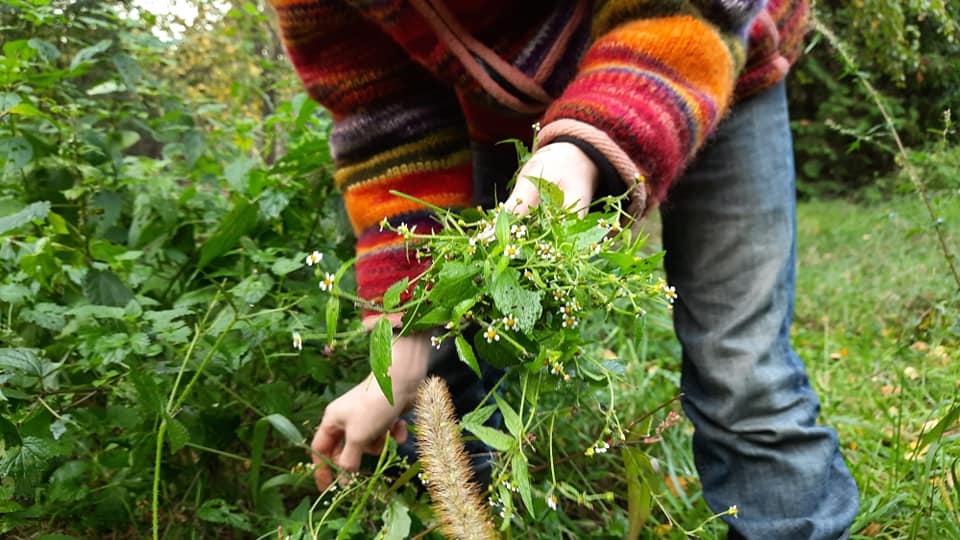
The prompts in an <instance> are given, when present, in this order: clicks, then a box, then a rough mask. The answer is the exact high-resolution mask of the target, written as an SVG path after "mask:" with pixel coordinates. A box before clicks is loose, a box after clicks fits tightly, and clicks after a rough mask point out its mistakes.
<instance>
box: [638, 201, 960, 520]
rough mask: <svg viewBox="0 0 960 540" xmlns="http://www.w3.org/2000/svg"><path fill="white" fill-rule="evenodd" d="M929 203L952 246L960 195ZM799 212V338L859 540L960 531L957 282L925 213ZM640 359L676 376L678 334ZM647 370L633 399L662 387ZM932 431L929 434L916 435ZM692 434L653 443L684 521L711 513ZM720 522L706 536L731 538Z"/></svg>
mask: <svg viewBox="0 0 960 540" xmlns="http://www.w3.org/2000/svg"><path fill="white" fill-rule="evenodd" d="M933 201H934V205H935V207H936V210H937V213H938V215H939V216H940V217H941V218H942V219H943V225H942V227H943V230H944V231H945V233H946V241H947V245H948V246H949V248H950V249H951V250H952V251H953V253H954V254H955V255H956V254H958V252H960V193H956V192H954V193H939V194H933ZM798 214H799V216H798V221H799V239H798V245H799V248H798V255H799V269H798V282H797V299H796V309H795V318H794V325H793V342H794V347H795V349H796V350H797V352H798V353H799V354H800V356H801V357H802V358H803V359H804V360H805V362H806V363H807V367H808V371H809V374H810V379H811V381H812V384H813V386H814V387H815V388H816V390H817V393H818V394H819V396H820V399H821V403H822V416H821V421H822V422H823V423H826V424H829V425H831V426H833V427H834V428H836V429H837V431H838V434H839V437H840V442H841V445H842V447H843V452H844V455H845V457H846V459H847V463H848V465H849V466H850V468H851V470H852V471H853V474H854V476H855V477H856V480H857V483H858V485H859V486H860V490H861V503H860V508H861V510H860V514H859V515H858V517H857V520H856V522H855V524H854V527H853V530H852V532H853V537H854V538H890V539H893V538H896V539H901V538H930V539H955V538H956V539H960V494H958V487H960V486H958V485H957V482H958V480H960V478H958V474H960V426H958V423H957V407H958V403H960V401H958V399H960V398H958V396H960V307H958V306H960V292H958V286H957V284H956V282H955V281H954V279H953V277H952V274H951V272H950V270H949V267H948V265H947V263H946V262H945V259H944V256H943V252H942V251H941V248H940V245H939V243H938V240H937V238H936V236H935V234H934V232H933V229H932V227H931V220H930V218H929V217H928V216H927V214H926V211H925V209H924V207H923V205H922V204H921V202H920V200H919V199H918V198H917V197H916V196H902V197H897V198H894V199H891V200H888V201H884V202H874V203H852V202H848V201H842V200H826V201H824V200H816V201H808V202H802V203H800V205H799V208H798ZM653 221H655V218H654V220H653ZM654 228H655V224H654ZM653 234H654V237H656V232H655V231H654V232H653ZM957 264H960V260H958V261H957ZM663 326H664V325H661V328H660V329H651V330H652V332H651V334H656V335H650V336H649V337H650V339H651V341H654V340H671V339H672V337H671V336H670V334H669V332H667V331H666V329H664V328H662V327H663ZM641 360H643V359H642V358H641ZM645 360H646V364H645V365H647V366H650V365H653V366H658V367H660V366H662V367H663V368H665V369H663V370H662V371H663V372H664V377H665V378H666V379H667V380H671V381H673V382H676V381H677V377H678V373H677V372H678V370H679V347H678V346H676V344H675V342H673V343H672V344H671V343H664V342H662V341H661V345H660V347H659V351H653V352H652V353H651V355H649V356H647V357H646V358H645ZM641 365H644V364H641ZM646 371H650V367H647V368H646ZM642 379H643V381H644V384H641V385H640V386H645V388H638V389H637V391H638V395H641V394H643V393H644V392H649V391H651V390H654V391H655V390H657V389H658V388H657V387H656V386H653V385H651V382H650V378H649V377H642ZM661 382H663V379H661ZM951 412H952V414H951ZM948 416H949V418H947V419H946V420H944V418H945V417H948ZM938 427H939V428H941V429H940V430H942V431H943V433H942V435H940V436H937V437H936V438H935V440H934V441H933V442H932V444H929V445H926V444H920V443H919V441H921V440H922V439H923V438H924V435H925V434H927V433H930V432H931V431H938ZM690 432H691V429H690V428H689V425H687V429H685V430H678V432H676V434H675V436H673V437H669V438H667V439H666V440H665V441H664V444H663V445H662V447H661V448H659V449H656V450H654V451H653V452H652V455H654V456H655V457H658V459H660V460H661V461H663V462H664V464H665V465H666V466H665V477H666V478H665V484H666V485H667V486H668V487H669V488H670V491H671V492H672V495H673V496H672V497H663V498H661V500H660V502H661V504H662V505H663V508H665V509H666V510H667V511H669V512H670V513H671V515H673V516H674V517H675V518H677V520H678V521H679V522H680V524H681V525H683V526H684V527H686V528H687V529H688V530H689V529H692V528H695V527H696V526H697V525H698V524H700V523H701V522H702V521H703V520H704V519H706V518H708V517H709V515H710V514H709V511H708V510H707V509H706V508H705V505H704V504H703V503H702V500H701V499H699V486H698V483H697V481H696V474H695V472H694V470H693V466H692V460H691V458H690V453H689V436H690ZM678 487H681V488H682V489H679V490H678V489H677V488H678ZM783 489H790V486H787V485H785V486H783ZM677 495H679V497H678V496H677ZM716 525H717V524H715V523H712V524H710V525H709V526H707V527H706V528H705V529H704V530H703V531H701V532H700V533H699V536H700V537H703V538H723V535H724V534H725V528H724V527H721V526H716ZM660 535H662V536H668V537H676V538H682V537H684V536H685V535H684V534H683V533H682V532H681V531H679V530H677V528H674V527H667V526H661V527H659V528H657V529H655V530H653V531H651V536H653V537H656V536H660Z"/></svg>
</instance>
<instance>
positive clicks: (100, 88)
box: [87, 81, 126, 96]
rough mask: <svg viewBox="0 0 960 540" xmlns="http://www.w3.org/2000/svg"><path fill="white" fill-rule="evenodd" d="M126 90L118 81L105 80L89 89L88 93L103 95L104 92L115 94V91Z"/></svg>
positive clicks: (89, 94)
mask: <svg viewBox="0 0 960 540" xmlns="http://www.w3.org/2000/svg"><path fill="white" fill-rule="evenodd" d="M124 90H126V88H124V86H123V85H121V84H120V83H118V82H117V81H103V82H102V83H100V84H98V85H96V86H94V87H92V88H90V89H89V90H87V95H88V96H102V95H104V94H113V93H114V92H123V91H124Z"/></svg>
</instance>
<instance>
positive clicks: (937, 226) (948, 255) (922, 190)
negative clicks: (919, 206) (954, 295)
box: [811, 17, 960, 290]
mask: <svg viewBox="0 0 960 540" xmlns="http://www.w3.org/2000/svg"><path fill="white" fill-rule="evenodd" d="M811 23H812V25H813V28H814V29H815V30H816V31H817V32H820V33H821V34H822V35H823V36H825V37H826V38H827V41H828V42H829V43H830V45H832V46H833V48H834V49H835V50H836V51H837V52H838V53H839V54H840V56H841V57H842V58H843V60H844V62H846V64H847V65H848V66H850V67H851V68H854V69H853V73H854V76H855V77H856V78H857V80H858V81H859V82H860V84H861V85H863V87H864V89H866V91H867V93H868V94H870V98H871V99H873V102H874V104H876V106H877V109H878V110H879V111H880V115H881V116H883V122H884V124H886V127H887V131H889V132H890V135H891V136H892V137H893V140H894V142H895V143H896V144H897V150H898V152H899V154H900V158H901V159H902V160H903V169H904V170H905V171H906V172H907V176H908V177H910V181H911V182H912V183H913V186H914V188H915V191H916V192H917V196H919V197H920V201H921V202H923V206H924V207H925V208H926V210H927V214H928V215H929V216H930V220H931V221H932V222H933V230H934V232H935V233H936V235H937V240H938V241H939V243H940V251H941V252H942V253H943V258H944V260H946V262H947V266H948V267H949V268H950V273H951V274H953V281H954V282H955V283H956V284H957V289H958V290H960V270H957V265H956V263H955V262H954V260H953V259H954V256H953V252H951V251H950V248H949V247H948V246H947V240H946V238H945V236H944V233H943V227H942V222H941V220H940V218H938V217H937V212H936V211H935V210H934V208H933V204H932V203H931V202H930V197H929V195H928V194H927V185H926V183H924V181H923V180H922V179H921V178H920V175H919V174H917V171H916V169H914V168H913V165H912V164H911V163H910V156H909V155H908V154H907V149H906V147H904V145H903V141H902V140H901V139H900V132H899V131H897V128H896V126H895V125H894V123H893V116H891V115H890V112H889V111H888V110H887V107H886V106H885V105H884V104H883V100H882V99H881V98H880V93H879V92H878V91H877V90H876V88H874V87H873V85H872V84H870V81H869V80H867V78H866V76H865V75H864V74H863V73H862V72H860V70H858V69H855V68H856V65H857V63H856V61H855V60H854V58H853V55H852V54H850V52H849V51H847V49H846V46H844V44H843V42H842V41H840V38H838V37H837V36H836V34H834V33H833V31H832V30H831V29H830V28H828V27H827V26H826V25H825V24H824V23H823V22H822V21H821V20H820V19H819V18H817V17H812V18H811Z"/></svg>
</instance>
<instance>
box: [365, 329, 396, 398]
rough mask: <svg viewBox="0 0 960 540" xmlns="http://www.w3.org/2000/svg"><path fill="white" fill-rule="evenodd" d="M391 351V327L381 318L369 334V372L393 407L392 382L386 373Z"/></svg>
mask: <svg viewBox="0 0 960 540" xmlns="http://www.w3.org/2000/svg"><path fill="white" fill-rule="evenodd" d="M392 349H393V327H392V326H390V321H389V320H387V318H386V317H381V318H380V320H378V321H377V324H376V326H374V327H373V332H372V333H371V334H370V370H371V371H372V372H373V376H374V377H376V379H377V384H379V385H380V390H381V391H382V392H383V395H384V396H386V397H387V401H388V402H389V403H390V405H393V382H392V381H391V380H390V375H389V374H388V373H387V371H389V370H390V364H391V363H392V362H393V359H392Z"/></svg>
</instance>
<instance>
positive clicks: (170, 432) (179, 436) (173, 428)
mask: <svg viewBox="0 0 960 540" xmlns="http://www.w3.org/2000/svg"><path fill="white" fill-rule="evenodd" d="M167 442H169V443H170V453H171V454H176V453H177V452H179V451H180V449H181V448H183V447H184V445H186V444H187V443H188V442H190V432H189V431H187V426H185V425H183V422H181V421H179V420H177V419H176V418H174V417H172V416H168V417H167Z"/></svg>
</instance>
